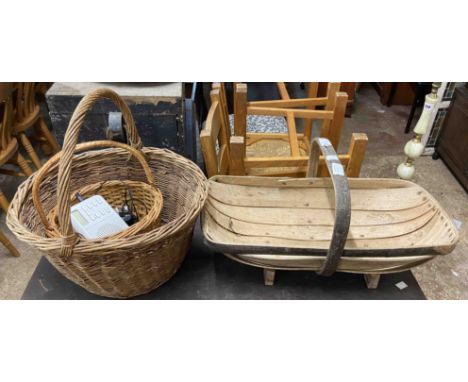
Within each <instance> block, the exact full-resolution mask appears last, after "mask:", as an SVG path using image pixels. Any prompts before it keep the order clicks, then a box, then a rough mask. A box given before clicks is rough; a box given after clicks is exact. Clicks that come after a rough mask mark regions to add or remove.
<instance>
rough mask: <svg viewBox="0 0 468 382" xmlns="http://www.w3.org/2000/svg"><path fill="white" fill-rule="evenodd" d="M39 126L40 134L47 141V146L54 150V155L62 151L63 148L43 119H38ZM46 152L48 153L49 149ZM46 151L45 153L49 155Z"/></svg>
mask: <svg viewBox="0 0 468 382" xmlns="http://www.w3.org/2000/svg"><path fill="white" fill-rule="evenodd" d="M37 126H38V127H39V132H40V134H41V135H42V136H43V137H44V138H45V139H46V142H47V144H48V145H49V146H50V147H51V148H52V152H53V153H54V154H56V153H58V152H59V151H60V150H61V148H60V146H59V144H58V142H57V139H56V138H55V136H54V135H53V134H52V133H51V132H50V130H49V128H48V127H47V124H46V123H45V121H44V120H43V119H42V118H39V119H38V121H37ZM44 143H45V142H44ZM43 150H44V149H43ZM45 151H47V149H46V150H45ZM45 151H44V153H45V154H47V153H46V152H45Z"/></svg>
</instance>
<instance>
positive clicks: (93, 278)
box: [7, 89, 207, 298]
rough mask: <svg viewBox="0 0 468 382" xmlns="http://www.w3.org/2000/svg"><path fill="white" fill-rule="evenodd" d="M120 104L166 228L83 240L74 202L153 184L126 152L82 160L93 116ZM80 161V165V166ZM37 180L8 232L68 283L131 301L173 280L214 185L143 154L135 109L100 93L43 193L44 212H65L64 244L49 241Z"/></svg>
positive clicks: (168, 158)
mask: <svg viewBox="0 0 468 382" xmlns="http://www.w3.org/2000/svg"><path fill="white" fill-rule="evenodd" d="M103 98H108V99H110V100H112V101H113V102H114V103H115V104H116V105H117V106H118V107H119V108H120V109H121V111H122V114H123V117H124V120H125V125H126V129H127V136H128V139H129V142H130V145H131V146H132V147H133V148H135V149H139V150H141V152H142V153H143V155H144V156H145V157H146V160H147V162H148V165H149V168H150V169H151V172H152V174H153V176H154V181H155V186H156V187H157V188H158V189H159V190H160V191H161V192H162V195H163V199H164V203H163V208H162V211H161V216H160V220H161V223H160V225H159V226H158V227H157V228H155V229H152V230H150V231H147V232H143V233H137V234H135V235H132V236H129V237H125V238H104V239H100V240H84V239H80V238H79V237H78V236H77V235H76V234H75V233H74V232H73V230H72V227H71V224H70V194H71V191H73V190H77V189H81V188H82V187H85V186H87V185H92V184H96V183H98V182H105V181H115V180H130V181H136V182H145V181H146V180H147V177H146V174H145V171H144V169H143V168H142V166H141V163H140V162H138V161H135V160H133V159H132V158H131V157H130V156H129V154H128V152H127V151H126V150H124V149H122V148H107V149H104V150H95V151H87V152H84V153H81V154H78V155H76V156H74V150H75V146H76V142H77V137H78V132H79V129H80V127H81V125H82V123H83V121H84V118H85V116H86V113H87V112H88V111H89V110H90V108H91V106H92V105H93V103H94V102H95V101H97V100H99V99H103ZM72 159H73V160H72ZM36 176H37V173H36V174H34V175H32V176H31V177H29V178H28V179H27V180H26V181H25V182H24V183H23V184H22V185H21V186H20V187H19V188H18V190H17V193H16V195H15V196H14V198H13V200H12V202H11V205H10V209H9V213H8V217H7V224H8V227H9V228H10V229H11V231H12V232H13V233H14V234H15V235H16V237H17V238H18V239H19V240H21V241H24V242H26V243H28V244H30V245H32V246H34V247H35V248H37V249H39V250H41V251H43V252H44V253H45V255H46V256H47V258H48V260H49V261H50V262H51V263H52V264H53V265H54V266H55V267H56V268H57V269H58V271H59V272H60V273H62V274H63V275H64V276H65V277H67V278H68V279H70V280H72V281H74V282H75V283H77V284H79V285H81V286H82V287H83V288H85V289H86V290H88V291H89V292H91V293H95V294H98V295H101V296H107V297H115V298H128V297H133V296H137V295H140V294H144V293H147V292H150V291H151V290H153V289H155V288H157V287H158V286H159V285H161V284H163V283H164V282H166V281H167V280H169V279H170V278H171V276H172V275H174V273H175V272H176V271H177V270H178V268H179V267H180V265H181V263H182V261H183V259H184V257H185V255H186V252H187V250H188V248H189V245H190V242H191V237H192V232H193V228H194V225H195V222H196V219H197V216H198V214H199V213H200V210H201V209H202V208H203V205H204V203H205V199H206V197H207V182H206V178H205V176H204V174H203V173H202V171H201V170H200V169H199V168H198V167H197V166H196V165H195V164H194V163H192V162H191V161H189V160H187V159H185V158H183V157H182V156H180V155H177V154H175V153H173V152H171V151H169V150H165V149H156V148H141V140H140V137H139V136H138V133H137V130H136V128H135V124H134V121H133V118H132V115H131V113H130V110H129V108H128V106H127V105H126V104H125V102H124V101H123V100H122V99H121V98H120V97H119V96H118V95H117V94H116V93H115V92H113V91H111V90H107V89H99V90H96V91H94V92H92V93H90V94H88V95H87V96H85V97H84V98H83V99H82V101H81V102H80V104H79V105H78V107H77V109H76V110H75V112H74V114H73V116H72V118H71V120H70V124H69V127H68V130H67V134H66V136H65V140H64V147H63V150H62V155H61V156H60V159H59V161H58V163H54V164H53V165H51V166H50V168H49V169H48V171H47V173H46V174H45V176H44V179H43V181H42V183H41V185H40V188H39V196H40V202H41V203H42V206H43V208H44V210H45V211H46V213H47V211H50V210H52V209H53V208H54V207H56V206H57V211H58V223H59V233H60V236H59V237H49V236H48V235H47V233H46V228H45V227H44V224H43V223H42V220H41V217H40V216H39V214H38V212H37V210H36V208H35V206H34V202H33V196H32V186H33V184H34V182H35V178H36Z"/></svg>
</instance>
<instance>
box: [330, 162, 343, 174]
mask: <svg viewBox="0 0 468 382" xmlns="http://www.w3.org/2000/svg"><path fill="white" fill-rule="evenodd" d="M332 173H333V175H339V176H344V170H343V166H342V165H341V164H339V163H332Z"/></svg>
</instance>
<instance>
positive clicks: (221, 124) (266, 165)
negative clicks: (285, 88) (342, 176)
mask: <svg viewBox="0 0 468 382" xmlns="http://www.w3.org/2000/svg"><path fill="white" fill-rule="evenodd" d="M240 85H241V84H237V90H236V93H235V95H234V98H235V99H236V101H237V102H235V104H234V135H233V136H231V129H230V125H229V115H228V112H227V107H226V103H225V101H224V100H225V90H224V88H223V86H221V85H219V84H216V85H215V87H214V89H213V90H212V91H211V101H212V104H211V107H210V109H209V112H208V116H207V119H206V121H205V125H204V127H203V129H202V131H201V134H200V141H201V148H202V152H203V157H204V160H205V167H206V171H207V175H208V177H211V176H214V175H259V176H265V175H266V176H296V177H303V176H305V169H306V167H307V164H308V152H309V149H308V147H309V141H307V140H306V139H305V138H304V137H303V134H302V135H299V137H300V138H301V140H300V141H301V146H300V149H301V151H300V154H302V155H299V156H283V157H258V156H255V151H254V155H252V156H250V155H249V148H250V147H249V146H251V144H252V143H255V142H258V141H261V140H266V141H269V140H270V141H273V143H274V144H276V143H277V142H278V141H280V144H281V143H283V142H286V144H287V145H288V144H290V138H291V137H292V138H293V139H292V143H293V146H295V145H294V142H297V140H296V139H294V132H295V131H294V130H291V129H289V133H288V134H277V133H272V134H268V133H247V132H245V125H246V122H245V121H246V115H247V114H248V113H249V112H253V113H256V112H257V111H258V110H260V109H263V108H261V107H256V106H248V104H247V103H246V101H245V100H246V91H245V90H246V89H245V86H240ZM240 95H242V97H241V96H240ZM339 97H341V96H340V95H339ZM294 101H296V102H297V103H299V104H301V105H302V104H304V102H305V101H304V100H294ZM262 102H264V101H262ZM268 102H275V101H268ZM301 102H302V103H301ZM323 102H324V101H323V100H320V99H319V100H318V101H314V102H310V101H306V102H305V104H306V106H310V105H311V104H313V103H317V104H323ZM251 104H256V103H250V105H251ZM275 110H280V111H281V113H283V110H286V114H288V113H294V112H295V110H294V109H282V108H275ZM296 111H297V112H299V113H300V115H306V116H309V115H310V113H311V112H312V113H314V115H319V116H323V115H326V116H330V115H331V114H330V111H327V110H324V111H318V110H317V111H315V110H302V111H301V110H300V109H299V110H296ZM304 112H305V114H302V113H304ZM261 113H264V111H263V110H262V111H261ZM317 113H319V114H317ZM324 113H326V114H324ZM331 113H333V112H331ZM280 115H282V114H280ZM290 119H291V118H290ZM290 123H291V124H292V125H293V123H292V121H291V120H290ZM323 127H324V126H322V128H323ZM325 127H326V128H327V130H326V131H327V132H329V131H330V130H331V131H333V128H334V125H333V123H330V125H329V126H325ZM293 129H294V125H293ZM244 134H245V135H244ZM297 135H298V134H297V133H296V136H297ZM245 136H246V137H247V141H248V142H249V143H250V145H249V144H247V145H246V144H245V141H246V139H245V138H244V137H245ZM298 146H299V143H297V146H295V148H294V149H295V150H297V149H298ZM366 148H367V136H366V135H365V134H353V135H352V139H351V144H350V147H349V150H348V153H347V154H343V155H339V159H340V161H341V163H342V164H343V165H344V166H345V170H346V174H347V176H349V177H358V176H359V173H360V170H361V165H362V162H363V160H364V155H365V151H366ZM288 150H289V148H288ZM296 152H297V151H296ZM288 154H289V152H288ZM291 166H292V167H291ZM278 167H280V170H278ZM259 170H260V171H259ZM262 170H263V171H262ZM265 170H266V171H265ZM318 174H319V176H328V170H327V168H326V166H325V165H324V163H323V160H322V161H321V162H320V166H319V171H318Z"/></svg>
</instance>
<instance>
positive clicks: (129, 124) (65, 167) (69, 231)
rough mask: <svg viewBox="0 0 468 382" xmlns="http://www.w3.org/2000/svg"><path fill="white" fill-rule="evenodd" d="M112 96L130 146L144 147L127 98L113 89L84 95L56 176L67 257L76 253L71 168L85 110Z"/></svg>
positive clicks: (99, 90) (61, 227)
mask: <svg viewBox="0 0 468 382" xmlns="http://www.w3.org/2000/svg"><path fill="white" fill-rule="evenodd" d="M106 98H107V99H109V100H111V101H113V102H114V104H115V105H116V106H117V107H118V108H119V109H120V110H121V111H122V115H123V118H124V120H125V122H126V130H127V137H128V140H129V142H130V145H131V146H132V147H133V148H135V149H141V147H142V144H141V139H140V136H139V135H138V132H137V130H136V127H135V122H134V120H133V116H132V113H131V112H130V109H129V107H128V106H127V104H126V103H125V102H124V100H123V99H122V98H121V97H120V96H119V95H118V94H117V93H116V92H114V91H113V90H110V89H96V90H94V91H93V92H91V93H89V94H88V95H86V96H84V97H83V98H82V100H81V101H80V103H79V104H78V106H77V107H76V109H75V111H74V112H73V115H72V117H71V119H70V123H69V124H68V128H67V132H66V133H65V138H64V142H63V148H62V152H61V155H60V158H59V168H58V179H57V208H58V221H59V232H60V235H61V238H62V247H61V256H62V258H64V259H65V260H67V259H69V258H70V256H71V254H72V253H73V247H74V245H75V243H76V240H77V237H76V234H75V233H74V232H73V228H72V226H71V221H70V220H71V218H70V196H69V195H70V177H71V168H72V159H73V154H74V152H75V146H76V144H77V141H78V134H79V132H80V129H81V127H82V126H83V122H84V119H85V117H86V113H87V112H88V111H89V110H90V109H91V107H92V106H93V104H94V103H95V102H96V101H98V100H101V99H106Z"/></svg>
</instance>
